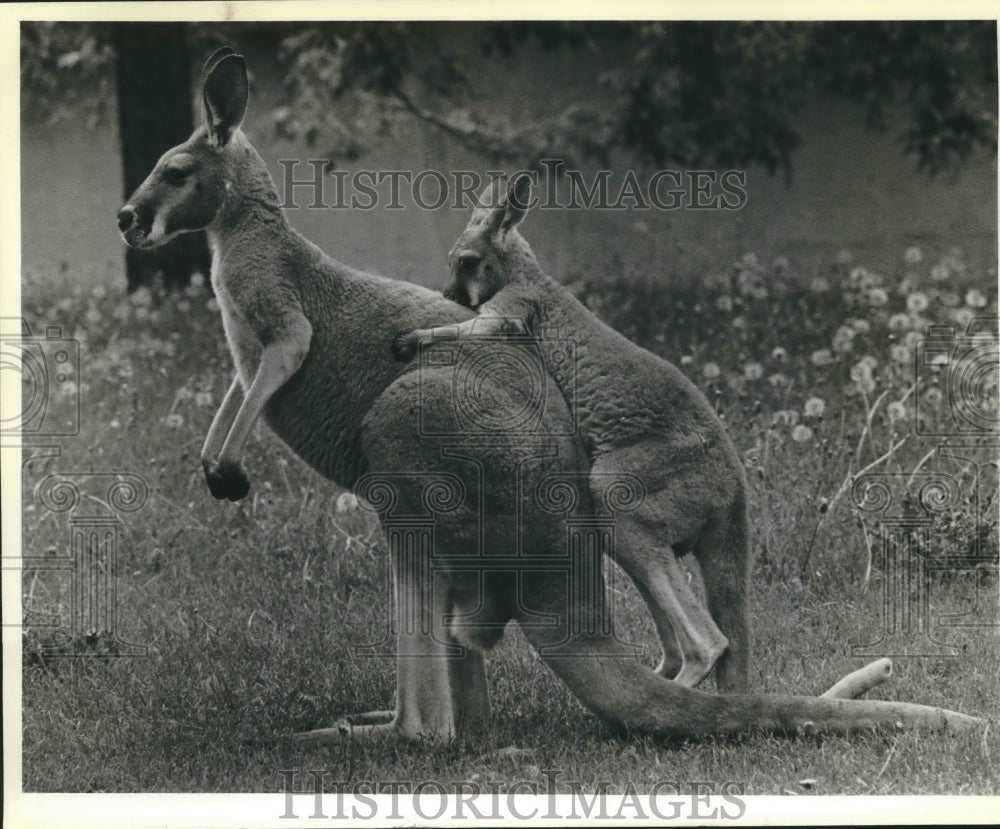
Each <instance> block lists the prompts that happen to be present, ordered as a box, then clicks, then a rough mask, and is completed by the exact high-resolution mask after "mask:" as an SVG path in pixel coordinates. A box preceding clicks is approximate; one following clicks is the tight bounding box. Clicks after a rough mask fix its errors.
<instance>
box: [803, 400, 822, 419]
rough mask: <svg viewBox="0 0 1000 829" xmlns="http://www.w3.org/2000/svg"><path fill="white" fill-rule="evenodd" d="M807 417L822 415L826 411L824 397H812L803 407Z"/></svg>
mask: <svg viewBox="0 0 1000 829" xmlns="http://www.w3.org/2000/svg"><path fill="white" fill-rule="evenodd" d="M803 411H804V413H805V416H806V417H822V416H823V413H824V412H825V411H826V403H824V402H823V398H822V397H810V398H809V399H808V400H807V401H806V405H805V407H804V408H803Z"/></svg>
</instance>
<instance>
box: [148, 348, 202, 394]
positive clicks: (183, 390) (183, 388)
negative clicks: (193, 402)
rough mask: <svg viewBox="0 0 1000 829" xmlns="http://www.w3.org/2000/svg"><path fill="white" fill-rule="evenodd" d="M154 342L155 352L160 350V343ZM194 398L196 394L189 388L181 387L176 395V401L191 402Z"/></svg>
mask: <svg viewBox="0 0 1000 829" xmlns="http://www.w3.org/2000/svg"><path fill="white" fill-rule="evenodd" d="M153 342H157V348H156V349H154V350H158V349H159V343H158V341H156V340H154V341H153ZM153 342H150V346H152V345H153ZM192 397H194V392H193V391H191V389H189V388H188V387H187V386H181V387H180V388H179V389H177V392H176V394H174V399H175V400H190V399H191V398H192Z"/></svg>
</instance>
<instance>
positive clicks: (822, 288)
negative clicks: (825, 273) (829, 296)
mask: <svg viewBox="0 0 1000 829" xmlns="http://www.w3.org/2000/svg"><path fill="white" fill-rule="evenodd" d="M809 290H810V291H812V292H813V293H814V294H825V293H827V292H828V291H829V290H830V283H829V282H828V281H827V280H826V279H825V278H824V277H822V276H817V277H815V278H814V279H813V280H812V281H811V282H810V283H809Z"/></svg>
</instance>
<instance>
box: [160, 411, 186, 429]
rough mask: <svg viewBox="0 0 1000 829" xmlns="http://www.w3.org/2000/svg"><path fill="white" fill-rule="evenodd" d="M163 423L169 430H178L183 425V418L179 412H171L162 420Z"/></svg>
mask: <svg viewBox="0 0 1000 829" xmlns="http://www.w3.org/2000/svg"><path fill="white" fill-rule="evenodd" d="M163 422H164V423H165V424H166V425H167V426H168V427H170V428H171V429H179V428H180V427H181V426H183V425H184V416H183V415H182V414H180V413H179V412H171V413H170V414H168V415H167V416H166V417H165V418H163Z"/></svg>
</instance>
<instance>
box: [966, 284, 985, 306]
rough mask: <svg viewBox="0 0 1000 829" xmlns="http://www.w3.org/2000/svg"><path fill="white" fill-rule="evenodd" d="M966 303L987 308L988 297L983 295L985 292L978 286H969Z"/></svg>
mask: <svg viewBox="0 0 1000 829" xmlns="http://www.w3.org/2000/svg"><path fill="white" fill-rule="evenodd" d="M965 304H966V305H968V306H969V307H970V308H985V307H986V297H985V296H983V292H982V291H980V290H979V289H978V288H969V290H968V292H967V293H966V294H965Z"/></svg>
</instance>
